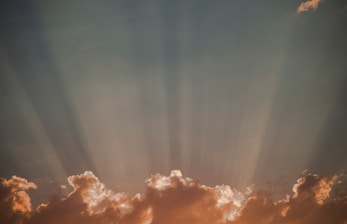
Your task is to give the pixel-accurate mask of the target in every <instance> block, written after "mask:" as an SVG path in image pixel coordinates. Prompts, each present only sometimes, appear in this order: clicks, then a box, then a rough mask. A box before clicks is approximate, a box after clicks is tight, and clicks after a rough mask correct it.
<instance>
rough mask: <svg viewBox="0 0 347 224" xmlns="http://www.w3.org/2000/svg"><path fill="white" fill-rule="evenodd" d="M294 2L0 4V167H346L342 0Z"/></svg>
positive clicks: (8, 171)
mask: <svg viewBox="0 0 347 224" xmlns="http://www.w3.org/2000/svg"><path fill="white" fill-rule="evenodd" d="M301 2H302V1H298V0H286V1H284V0H282V1H278V0H263V1H259V0H252V1H241V0H239V1H235V0H216V1H206V0H182V1H172V0H171V1H169V0H168V1H132V0H131V1H125V0H124V1H89V0H74V1H52V0H37V1H28V0H11V1H1V3H0V108H1V109H0V122H1V123H0V124H1V125H0V137H1V139H0V176H1V177H7V178H8V177H11V176H12V175H18V176H22V177H25V178H27V179H30V180H35V181H37V182H45V181H48V180H54V181H57V182H63V181H65V179H66V177H67V176H70V175H73V174H79V173H82V172H84V171H85V170H91V171H93V172H94V173H95V174H96V175H97V176H98V177H99V178H100V179H101V180H102V181H103V182H104V183H106V185H107V186H109V187H110V188H113V189H121V190H127V191H130V192H135V191H138V190H139V189H143V185H144V183H143V181H144V179H145V178H147V177H148V176H149V175H150V174H152V173H156V172H159V173H164V174H169V173H170V170H172V169H180V170H182V172H183V173H184V174H186V175H187V176H191V177H194V178H196V179H198V180H201V181H202V182H204V183H207V184H210V185H214V184H222V183H225V184H230V185H233V186H237V187H241V186H246V185H249V184H252V183H255V184H258V185H263V184H266V183H267V181H279V180H283V179H286V180H290V181H291V182H293V180H294V179H296V178H297V177H298V175H299V174H300V173H301V172H302V171H303V170H304V169H309V170H310V171H311V172H316V173H326V172H328V173H333V172H337V171H340V170H342V169H346V168H347V29H346V27H347V3H346V2H345V1H342V0H341V1H338V0H324V1H322V2H320V1H312V2H318V4H316V5H314V4H313V3H312V4H313V5H312V4H311V5H310V4H306V5H303V6H302V7H301V8H300V9H299V8H298V7H299V5H300V3H301ZM309 2H310V1H309ZM305 7H306V8H305ZM305 10H307V11H305Z"/></svg>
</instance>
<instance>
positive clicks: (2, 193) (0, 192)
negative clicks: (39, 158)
mask: <svg viewBox="0 0 347 224" xmlns="http://www.w3.org/2000/svg"><path fill="white" fill-rule="evenodd" d="M29 189H36V185H35V184H34V183H32V182H29V181H27V180H26V179H24V178H21V177H17V176H13V177H12V178H11V179H9V180H6V179H3V178H0V223H9V224H11V223H14V224H17V223H18V224H20V223H22V222H23V220H24V219H25V218H28V217H29V216H30V214H31V203H30V197H29V195H28V194H27V193H26V190H29Z"/></svg>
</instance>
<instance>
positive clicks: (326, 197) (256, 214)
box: [231, 174, 347, 224]
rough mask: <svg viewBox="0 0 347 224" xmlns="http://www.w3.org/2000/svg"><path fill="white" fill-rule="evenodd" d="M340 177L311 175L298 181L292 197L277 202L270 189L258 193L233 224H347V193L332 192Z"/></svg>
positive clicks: (247, 203)
mask: <svg viewBox="0 0 347 224" xmlns="http://www.w3.org/2000/svg"><path fill="white" fill-rule="evenodd" d="M338 179H339V177H338V176H333V177H330V178H329V177H320V176H318V175H314V174H309V175H307V176H306V177H303V178H300V179H299V180H298V181H297V183H296V184H295V185H294V187H293V191H294V194H293V195H292V196H289V195H288V196H287V197H286V198H284V199H282V200H279V201H276V202H275V201H273V200H272V197H271V194H270V193H269V192H258V193H257V194H256V195H254V196H253V197H251V198H249V199H248V201H247V202H246V203H245V205H244V206H243V208H242V210H241V212H240V215H239V216H238V217H237V218H236V219H235V220H233V221H232V222H231V224H249V223H258V224H307V223H341V224H344V223H346V222H347V213H346V211H347V194H346V193H344V194H340V195H335V196H332V197H331V195H330V194H331V190H332V186H333V185H334V184H336V183H337V180H338Z"/></svg>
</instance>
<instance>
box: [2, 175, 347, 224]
mask: <svg viewBox="0 0 347 224" xmlns="http://www.w3.org/2000/svg"><path fill="white" fill-rule="evenodd" d="M339 179H341V177H338V176H332V177H321V176H318V175H313V174H309V175H306V176H305V177H302V178H300V179H298V181H297V183H296V184H295V185H294V187H293V194H292V195H287V196H286V197H285V198H284V199H282V200H277V201H275V200H273V198H272V196H271V193H270V192H268V191H256V192H254V193H252V191H251V189H246V190H245V192H239V191H237V190H235V189H232V188H231V187H230V186H228V185H220V186H215V187H209V186H205V185H203V184H201V183H199V182H198V181H195V180H193V179H191V178H188V177H183V176H182V173H181V172H180V171H178V170H175V171H172V172H171V174H170V176H163V175H160V174H155V175H152V176H151V177H150V178H149V179H147V181H146V191H145V193H144V194H136V195H134V196H130V195H128V194H126V193H117V192H113V191H112V190H109V189H107V188H106V187H105V185H104V184H103V183H101V182H100V180H99V179H98V178H97V177H96V176H95V175H94V174H93V173H92V172H90V171H86V172H85V173H83V174H81V175H74V176H70V177H69V178H68V183H69V184H70V185H71V186H72V188H73V190H72V192H70V193H69V194H68V195H66V196H56V197H52V198H51V199H50V200H49V201H48V202H47V203H45V204H41V205H39V206H38V207H37V208H36V209H35V210H34V211H32V210H31V205H30V198H29V197H28V194H27V193H26V192H25V191H26V190H28V189H30V188H36V185H35V184H34V183H31V182H28V181H27V180H25V179H23V178H19V177H13V178H12V179H10V180H5V179H1V188H0V197H1V198H0V199H1V201H0V209H1V210H0V217H1V220H0V223H7V224H42V223H45V224H58V223H59V224H61V223H64V224H76V223H84V224H161V223H165V224H174V223H175V224H176V223H182V224H204V223H206V224H253V223H258V224H263V223H264V224H265V223H266V224H272V223H273V224H275V223H276V224H282V223H283V224H301V223H302V224H303V223H305V224H307V223H341V224H344V222H347V214H346V211H347V193H346V192H343V193H341V192H340V193H339V194H337V193H334V194H332V193H331V192H332V189H333V187H334V185H335V184H336V183H338V182H339Z"/></svg>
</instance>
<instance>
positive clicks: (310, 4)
mask: <svg viewBox="0 0 347 224" xmlns="http://www.w3.org/2000/svg"><path fill="white" fill-rule="evenodd" d="M321 2H322V0H308V1H306V2H302V3H301V4H300V5H299V7H298V8H297V10H296V12H297V13H302V12H306V11H308V10H310V9H313V10H316V9H317V8H318V5H319V3H321Z"/></svg>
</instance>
